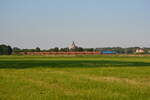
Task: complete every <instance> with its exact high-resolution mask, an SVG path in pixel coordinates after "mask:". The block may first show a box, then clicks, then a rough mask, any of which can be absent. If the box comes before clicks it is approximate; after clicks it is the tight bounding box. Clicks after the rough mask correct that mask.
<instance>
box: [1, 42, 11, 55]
mask: <svg viewBox="0 0 150 100" xmlns="http://www.w3.org/2000/svg"><path fill="white" fill-rule="evenodd" d="M11 54H12V48H11V46H7V45H4V44H2V45H0V55H11Z"/></svg>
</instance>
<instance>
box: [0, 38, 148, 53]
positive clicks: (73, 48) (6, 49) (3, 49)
mask: <svg viewBox="0 0 150 100" xmlns="http://www.w3.org/2000/svg"><path fill="white" fill-rule="evenodd" d="M12 54H14V55H100V54H150V47H145V48H140V47H128V48H122V47H104V48H83V47H79V46H77V45H76V44H75V42H74V41H73V42H72V44H71V45H69V46H68V47H65V48H59V47H54V48H50V49H47V50H45V49H43V50H42V49H40V47H36V48H35V49H21V48H19V47H11V46H9V45H5V44H1V45H0V55H12Z"/></svg>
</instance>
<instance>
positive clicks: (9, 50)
mask: <svg viewBox="0 0 150 100" xmlns="http://www.w3.org/2000/svg"><path fill="white" fill-rule="evenodd" d="M12 52H13V50H12V48H11V46H8V55H11V54H12Z"/></svg>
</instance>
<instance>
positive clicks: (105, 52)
mask: <svg viewBox="0 0 150 100" xmlns="http://www.w3.org/2000/svg"><path fill="white" fill-rule="evenodd" d="M101 53H102V54H116V51H112V50H103V51H101Z"/></svg>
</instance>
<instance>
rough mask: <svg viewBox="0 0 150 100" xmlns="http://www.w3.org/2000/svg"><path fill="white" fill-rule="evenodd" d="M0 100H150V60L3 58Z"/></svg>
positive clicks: (141, 58) (125, 58)
mask: <svg viewBox="0 0 150 100" xmlns="http://www.w3.org/2000/svg"><path fill="white" fill-rule="evenodd" d="M0 100H150V57H126V56H122V57H119V56H70V57H63V56H56V57H54V56H0Z"/></svg>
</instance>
